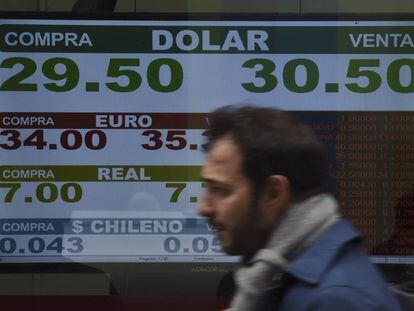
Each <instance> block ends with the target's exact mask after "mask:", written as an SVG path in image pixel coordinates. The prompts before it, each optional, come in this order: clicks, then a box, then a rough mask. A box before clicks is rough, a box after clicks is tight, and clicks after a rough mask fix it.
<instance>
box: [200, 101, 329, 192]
mask: <svg viewBox="0 0 414 311" xmlns="http://www.w3.org/2000/svg"><path fill="white" fill-rule="evenodd" d="M209 122H210V131H209V135H208V142H207V144H206V149H207V150H208V149H209V148H211V146H212V144H213V143H214V142H215V141H216V140H217V139H220V138H223V137H225V136H229V137H230V138H232V139H233V140H234V141H235V143H236V145H237V146H238V147H239V148H240V150H241V151H242V156H243V166H244V173H245V175H246V176H247V177H248V178H249V180H250V181H251V184H252V186H253V189H255V190H256V191H260V189H261V188H262V186H263V185H264V183H265V181H266V179H267V177H269V176H271V175H283V176H285V177H287V178H288V179H289V181H290V183H291V186H292V190H293V195H294V196H295V197H296V198H298V199H299V198H303V197H307V196H308V195H311V194H315V193H318V192H322V191H323V190H324V184H325V179H326V149H325V146H324V145H323V144H322V143H321V142H320V141H319V139H318V138H317V136H316V135H315V133H314V132H313V131H312V130H311V129H310V128H309V127H307V126H306V125H304V124H303V123H300V122H298V121H297V120H295V119H294V118H293V117H292V116H290V115H289V114H288V113H286V112H282V111H280V110H277V109H273V108H264V107H254V106H226V107H222V108H219V109H217V110H215V111H213V112H212V113H211V114H210V116H209Z"/></svg>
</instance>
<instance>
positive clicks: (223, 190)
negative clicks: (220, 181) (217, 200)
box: [210, 187, 230, 196]
mask: <svg viewBox="0 0 414 311" xmlns="http://www.w3.org/2000/svg"><path fill="white" fill-rule="evenodd" d="M210 191H211V192H212V193H214V194H216V195H219V196H226V195H228V194H229V192H230V191H229V190H228V189H227V188H222V187H210Z"/></svg>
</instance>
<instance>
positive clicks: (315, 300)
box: [266, 220, 401, 311]
mask: <svg viewBox="0 0 414 311" xmlns="http://www.w3.org/2000/svg"><path fill="white" fill-rule="evenodd" d="M285 272H286V274H285V278H284V280H283V282H282V283H281V284H280V285H279V286H276V285H275V286H274V287H272V288H270V289H269V291H268V292H267V304H266V310H279V311H305V310H306V311H311V310H312V311H349V310H351V311H371V310H378V311H399V310H401V307H400V305H399V302H398V301H397V299H396V297H394V295H393V294H392V293H391V292H390V291H389V289H388V287H387V285H386V283H385V281H384V279H383V278H382V277H381V275H380V274H379V272H378V271H377V270H376V268H375V267H374V266H373V264H371V262H370V260H369V257H368V256H367V255H366V253H365V252H364V250H363V249H362V246H361V242H360V237H359V235H358V233H357V232H356V231H355V229H354V228H353V227H352V226H351V224H349V222H348V221H346V220H340V221H339V222H337V223H335V224H334V225H333V226H331V227H329V228H328V229H327V230H326V231H324V232H323V233H322V234H321V235H320V236H319V237H318V238H317V239H316V240H315V241H314V242H313V243H312V244H311V245H310V247H309V248H308V249H306V250H305V251H304V252H303V253H302V254H301V255H299V256H298V257H297V258H295V259H294V260H293V261H292V262H291V263H289V264H288V265H287V266H286V267H285Z"/></svg>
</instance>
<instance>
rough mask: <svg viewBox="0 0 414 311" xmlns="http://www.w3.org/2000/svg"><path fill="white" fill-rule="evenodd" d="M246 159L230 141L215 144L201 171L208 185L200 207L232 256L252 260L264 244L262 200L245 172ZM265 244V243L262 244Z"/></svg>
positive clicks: (201, 213)
mask: <svg viewBox="0 0 414 311" xmlns="http://www.w3.org/2000/svg"><path fill="white" fill-rule="evenodd" d="M242 163H243V156H242V154H241V151H240V150H239V148H238V146H237V145H236V144H235V142H234V141H233V139H231V138H230V137H224V138H221V139H218V140H217V141H215V142H214V144H213V146H212V147H211V149H210V151H209V152H208V154H207V160H206V163H205V165H204V167H203V169H202V171H201V175H202V178H203V180H204V181H205V182H206V183H207V188H206V190H205V193H204V196H203V198H202V200H201V202H200V204H199V206H198V212H199V214H200V215H201V216H204V217H208V219H209V221H210V223H211V224H212V225H213V227H214V228H215V230H216V234H217V236H218V238H219V240H220V242H221V246H222V248H223V249H224V251H226V252H227V253H228V254H230V255H242V256H244V257H250V256H251V255H252V254H253V253H254V252H255V251H256V250H257V249H258V246H259V245H261V244H263V239H264V237H263V228H262V223H263V222H262V219H261V218H262V217H261V213H260V209H259V206H253V205H259V204H260V200H259V198H254V194H253V190H252V186H251V184H250V182H249V180H248V178H247V177H246V176H245V175H244V172H243V169H242ZM260 240H261V241H260Z"/></svg>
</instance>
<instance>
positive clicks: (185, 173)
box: [0, 165, 201, 183]
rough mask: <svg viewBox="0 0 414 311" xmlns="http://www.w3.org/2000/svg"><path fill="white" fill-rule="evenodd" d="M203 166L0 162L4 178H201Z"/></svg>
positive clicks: (190, 179) (148, 179)
mask: <svg viewBox="0 0 414 311" xmlns="http://www.w3.org/2000/svg"><path fill="white" fill-rule="evenodd" d="M200 170H201V166H168V165H162V166H105V165H101V166H99V165H91V166H75V165H59V166H0V181H1V182H9V183H10V182H21V181H29V182H39V181H42V182H43V181H79V182H82V181H86V182H169V181H183V182H184V181H185V182H187V181H188V182H191V181H195V182H198V181H201V178H200Z"/></svg>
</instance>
